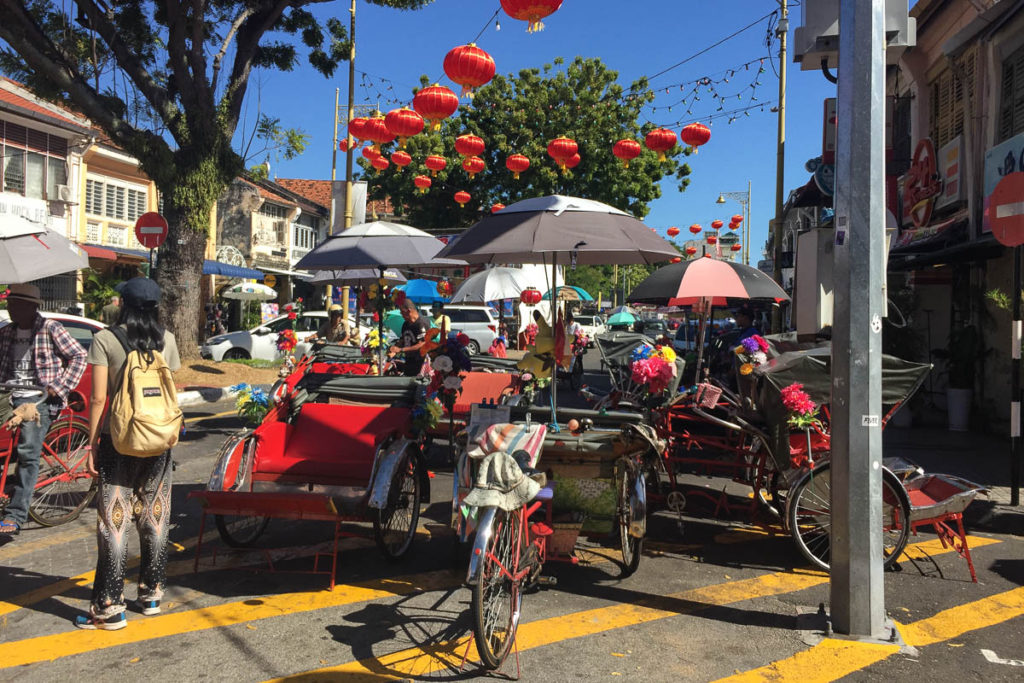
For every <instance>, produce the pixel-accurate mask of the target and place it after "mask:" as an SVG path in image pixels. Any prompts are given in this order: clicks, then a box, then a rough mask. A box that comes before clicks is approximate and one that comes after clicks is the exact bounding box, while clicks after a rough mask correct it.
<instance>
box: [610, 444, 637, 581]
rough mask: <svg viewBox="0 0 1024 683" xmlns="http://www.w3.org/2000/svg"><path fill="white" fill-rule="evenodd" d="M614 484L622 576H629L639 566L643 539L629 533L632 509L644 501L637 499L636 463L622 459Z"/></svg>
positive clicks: (631, 522)
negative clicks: (616, 494)
mask: <svg viewBox="0 0 1024 683" xmlns="http://www.w3.org/2000/svg"><path fill="white" fill-rule="evenodd" d="M617 470H618V471H617V472H616V474H615V476H616V484H617V488H618V508H619V509H618V518H619V546H620V548H621V549H622V576H623V577H626V576H630V575H632V574H633V572H635V571H636V570H637V567H639V566H640V555H641V553H642V551H643V544H644V539H643V537H640V538H637V537H636V536H633V535H632V534H631V533H629V530H630V527H631V526H632V524H633V510H635V509H636V508H638V507H639V506H641V505H644V502H641V501H640V500H639V496H638V494H637V490H636V488H637V487H636V483H637V477H640V476H642V475H640V474H639V473H638V470H637V467H636V465H634V464H633V463H632V462H628V461H623V465H622V466H620V467H618V468H617Z"/></svg>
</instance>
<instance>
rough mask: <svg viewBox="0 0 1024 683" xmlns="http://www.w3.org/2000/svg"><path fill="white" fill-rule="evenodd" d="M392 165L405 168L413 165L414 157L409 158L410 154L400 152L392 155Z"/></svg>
mask: <svg viewBox="0 0 1024 683" xmlns="http://www.w3.org/2000/svg"><path fill="white" fill-rule="evenodd" d="M391 163H393V164H394V165H395V166H398V167H399V168H405V167H406V166H408V165H409V164H411V163H412V157H411V156H409V153H408V152H403V151H401V150H399V151H397V152H393V153H392V154H391Z"/></svg>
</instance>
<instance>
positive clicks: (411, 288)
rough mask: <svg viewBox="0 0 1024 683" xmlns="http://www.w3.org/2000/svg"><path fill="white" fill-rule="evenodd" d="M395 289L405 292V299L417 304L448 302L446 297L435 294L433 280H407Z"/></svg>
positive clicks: (435, 285)
mask: <svg viewBox="0 0 1024 683" xmlns="http://www.w3.org/2000/svg"><path fill="white" fill-rule="evenodd" d="M395 289H400V290H402V291H403V292H405V298H406V299H412V301H413V302H414V303H417V304H436V303H446V302H447V301H448V299H447V298H446V297H443V296H441V295H440V294H438V293H437V283H436V282H434V281H433V280H423V279H420V280H409V281H408V282H406V283H405V284H404V285H398V286H397V287H395Z"/></svg>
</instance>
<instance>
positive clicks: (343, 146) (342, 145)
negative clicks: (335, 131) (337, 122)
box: [338, 138, 363, 152]
mask: <svg viewBox="0 0 1024 683" xmlns="http://www.w3.org/2000/svg"><path fill="white" fill-rule="evenodd" d="M361 144H363V143H362V142H361V141H360V140H356V139H354V138H353V139H352V149H353V150H356V149H359V145H361ZM338 149H339V150H341V151H342V152H347V151H348V138H342V139H341V140H339V141H338Z"/></svg>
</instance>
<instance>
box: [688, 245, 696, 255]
mask: <svg viewBox="0 0 1024 683" xmlns="http://www.w3.org/2000/svg"><path fill="white" fill-rule="evenodd" d="M696 253H697V247H687V248H686V255H687V256H693V255H694V254H696Z"/></svg>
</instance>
